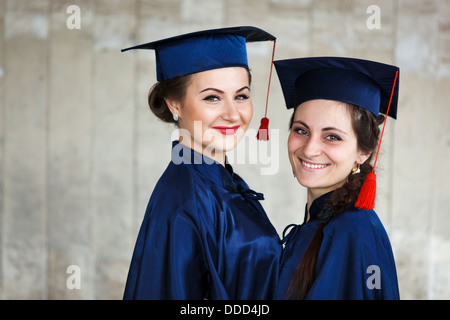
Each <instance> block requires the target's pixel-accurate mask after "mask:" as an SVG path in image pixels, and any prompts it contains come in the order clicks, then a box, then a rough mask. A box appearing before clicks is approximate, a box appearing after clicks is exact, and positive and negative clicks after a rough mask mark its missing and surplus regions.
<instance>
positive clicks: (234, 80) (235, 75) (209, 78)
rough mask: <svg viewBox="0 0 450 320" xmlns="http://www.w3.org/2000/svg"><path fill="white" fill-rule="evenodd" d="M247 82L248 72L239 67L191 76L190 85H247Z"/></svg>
mask: <svg viewBox="0 0 450 320" xmlns="http://www.w3.org/2000/svg"><path fill="white" fill-rule="evenodd" d="M248 81H249V78H248V71H247V69H245V68H241V67H232V68H220V69H214V70H208V71H203V72H198V73H194V74H193V75H192V83H193V84H194V85H197V86H205V85H206V86H211V87H214V86H226V85H230V86H232V85H236V84H238V85H241V84H243V85H248Z"/></svg>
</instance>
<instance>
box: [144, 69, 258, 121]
mask: <svg viewBox="0 0 450 320" xmlns="http://www.w3.org/2000/svg"><path fill="white" fill-rule="evenodd" d="M246 70H247V73H248V83H249V86H250V84H251V82H252V75H251V73H250V70H248V69H246ZM191 80H192V75H191V74H189V75H184V76H179V77H175V78H172V79H168V80H163V81H160V82H157V83H155V84H154V85H153V86H152V87H151V88H150V92H149V94H148V105H149V107H150V110H151V111H152V112H153V113H154V114H155V115H156V116H157V117H158V118H159V119H161V120H162V121H164V122H168V123H175V124H177V122H176V121H175V120H173V115H172V112H171V111H170V109H169V107H168V106H167V103H166V100H165V98H168V99H173V100H176V101H180V102H183V101H184V99H185V97H186V91H187V88H188V86H189V84H190V82H191Z"/></svg>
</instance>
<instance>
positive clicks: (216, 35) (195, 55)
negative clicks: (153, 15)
mask: <svg viewBox="0 0 450 320" xmlns="http://www.w3.org/2000/svg"><path fill="white" fill-rule="evenodd" d="M275 39H276V38H275V37H274V36H273V35H271V34H269V33H267V32H265V31H263V30H261V29H258V28H255V27H249V26H244V27H230V28H220V29H211V30H204V31H198V32H193V33H188V34H183V35H179V36H175V37H171V38H167V39H162V40H159V41H154V42H149V43H145V44H141V45H137V46H134V47H130V48H126V49H122V52H123V51H127V50H134V49H153V50H155V53H156V69H157V80H158V81H162V80H167V79H171V78H174V77H177V76H181V75H187V74H192V73H196V72H201V71H207V70H212V69H219V68H227V67H244V68H247V69H248V62H247V50H246V49H247V48H246V42H255V41H266V40H275Z"/></svg>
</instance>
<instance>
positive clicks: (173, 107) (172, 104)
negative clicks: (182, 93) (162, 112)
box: [164, 98, 181, 116]
mask: <svg viewBox="0 0 450 320" xmlns="http://www.w3.org/2000/svg"><path fill="white" fill-rule="evenodd" d="M164 101H166V104H167V107H168V108H169V110H170V112H172V114H174V113H176V114H177V115H178V116H181V103H179V102H178V101H177V100H175V99H169V98H164Z"/></svg>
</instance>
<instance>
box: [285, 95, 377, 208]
mask: <svg viewBox="0 0 450 320" xmlns="http://www.w3.org/2000/svg"><path fill="white" fill-rule="evenodd" d="M288 152H289V159H290V162H291V165H292V169H293V171H294V173H295V175H296V177H297V180H298V182H299V183H300V184H301V185H302V186H304V187H307V188H308V197H311V198H309V199H308V202H310V201H311V200H314V199H316V198H318V197H320V196H321V195H323V194H325V193H327V192H329V191H332V190H335V189H337V188H339V187H340V186H342V185H343V184H344V183H345V182H346V181H347V177H348V176H349V174H350V173H351V170H352V169H353V168H354V167H355V166H356V165H357V164H362V163H364V161H366V160H367V159H368V157H369V156H370V153H365V152H362V151H360V150H359V149H358V145H357V137H356V134H355V132H354V130H353V127H352V118H351V115H350V112H349V109H348V107H347V105H346V104H344V103H341V102H338V101H331V100H310V101H307V102H304V103H302V104H301V105H300V106H298V107H297V108H296V110H295V113H294V117H293V124H292V127H291V131H290V134H289V138H288Z"/></svg>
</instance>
